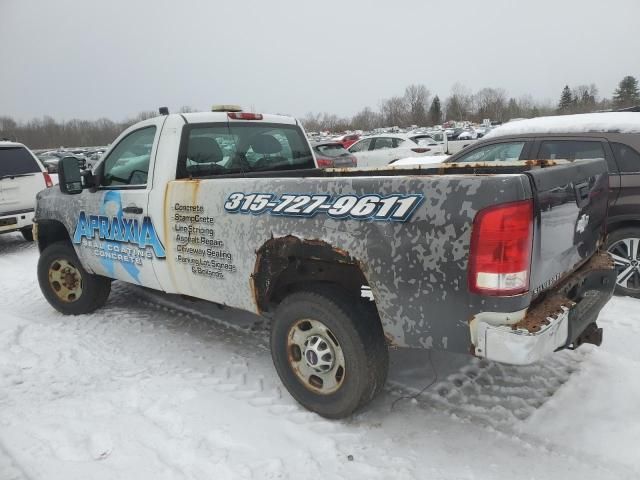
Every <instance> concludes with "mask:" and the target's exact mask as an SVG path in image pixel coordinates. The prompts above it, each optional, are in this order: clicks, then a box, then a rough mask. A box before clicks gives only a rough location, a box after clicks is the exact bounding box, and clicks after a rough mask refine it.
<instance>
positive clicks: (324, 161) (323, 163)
mask: <svg viewBox="0 0 640 480" xmlns="http://www.w3.org/2000/svg"><path fill="white" fill-rule="evenodd" d="M316 160H317V162H318V166H319V167H320V168H331V167H333V160H329V159H328V158H316Z"/></svg>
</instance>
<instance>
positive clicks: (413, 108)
mask: <svg viewBox="0 0 640 480" xmlns="http://www.w3.org/2000/svg"><path fill="white" fill-rule="evenodd" d="M430 97H431V93H430V92H429V90H427V87H425V86H424V85H409V86H408V87H407V88H405V90H404V101H405V103H406V105H407V108H408V118H407V121H408V122H409V123H410V124H411V125H422V126H424V125H427V123H428V121H429V119H428V115H427V112H428V110H429V99H430Z"/></svg>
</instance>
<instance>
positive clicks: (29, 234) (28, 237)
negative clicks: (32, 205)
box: [20, 227, 33, 242]
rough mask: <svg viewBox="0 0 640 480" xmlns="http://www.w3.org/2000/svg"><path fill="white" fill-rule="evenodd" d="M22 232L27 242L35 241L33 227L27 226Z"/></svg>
mask: <svg viewBox="0 0 640 480" xmlns="http://www.w3.org/2000/svg"><path fill="white" fill-rule="evenodd" d="M20 233H21V234H22V238H24V239H25V240H26V241H27V242H33V227H25V228H23V229H21V230H20Z"/></svg>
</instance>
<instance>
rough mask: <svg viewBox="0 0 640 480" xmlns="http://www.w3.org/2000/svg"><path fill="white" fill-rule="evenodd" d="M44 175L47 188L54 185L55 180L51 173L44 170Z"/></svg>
mask: <svg viewBox="0 0 640 480" xmlns="http://www.w3.org/2000/svg"><path fill="white" fill-rule="evenodd" d="M42 175H44V183H45V184H46V185H47V188H51V187H53V181H52V180H51V175H49V174H48V173H47V172H42Z"/></svg>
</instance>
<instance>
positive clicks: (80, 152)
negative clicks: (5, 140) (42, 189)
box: [36, 147, 107, 173]
mask: <svg viewBox="0 0 640 480" xmlns="http://www.w3.org/2000/svg"><path fill="white" fill-rule="evenodd" d="M106 150H107V148H106V147H88V148H73V149H65V148H60V149H58V150H45V151H40V152H37V154H36V155H37V157H38V158H39V159H40V161H41V162H42V163H43V164H44V166H45V168H46V169H47V170H48V171H49V173H57V172H58V164H59V163H60V159H62V158H64V157H74V158H76V159H77V160H78V163H79V165H80V168H83V169H89V170H91V169H93V167H95V165H96V164H97V163H98V161H99V160H100V158H102V155H103V154H104V152H105V151H106Z"/></svg>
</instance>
